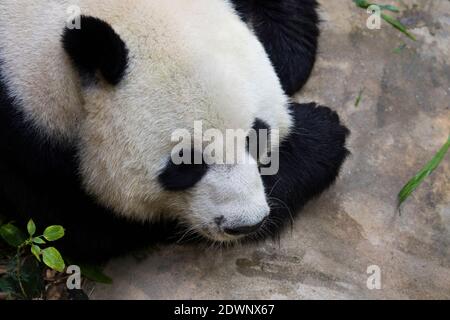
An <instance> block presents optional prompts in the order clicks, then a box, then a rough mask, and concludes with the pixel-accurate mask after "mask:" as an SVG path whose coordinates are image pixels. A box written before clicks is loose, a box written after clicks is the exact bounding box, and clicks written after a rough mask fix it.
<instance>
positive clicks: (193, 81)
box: [0, 0, 348, 260]
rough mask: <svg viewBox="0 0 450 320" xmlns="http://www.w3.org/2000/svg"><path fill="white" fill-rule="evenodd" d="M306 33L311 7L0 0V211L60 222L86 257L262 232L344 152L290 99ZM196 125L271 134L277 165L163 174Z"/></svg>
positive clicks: (321, 184)
mask: <svg viewBox="0 0 450 320" xmlns="http://www.w3.org/2000/svg"><path fill="white" fill-rule="evenodd" d="M73 5H76V6H78V7H79V8H81V14H82V16H81V28H80V29H77V28H75V29H69V28H67V27H66V23H67V20H68V13H67V9H68V8H69V7H70V6H73ZM317 23H318V19H317V14H316V2H315V1H314V0H284V1H277V2H268V1H243V0H235V1H231V2H230V1H226V0H171V1H159V0H129V1H124V0H76V1H75V0H51V1H45V2H43V1H40V0H2V2H1V3H0V148H1V150H2V152H1V154H2V157H1V158H0V204H1V205H0V210H1V213H3V214H9V215H11V214H12V215H13V216H15V217H21V218H24V219H26V218H29V217H33V218H34V219H35V220H36V221H37V222H38V223H40V224H42V225H44V224H50V223H51V224H61V225H63V226H64V227H65V228H66V229H67V236H66V237H65V240H64V241H65V242H64V248H65V250H66V251H67V252H69V253H70V254H71V255H73V256H76V257H78V258H81V259H89V260H92V259H103V258H105V257H110V256H111V255H112V254H113V253H122V252H127V251H128V250H130V249H133V248H136V247H137V246H138V245H142V244H146V243H149V242H150V241H161V240H174V239H179V238H180V236H182V235H183V234H185V233H186V232H188V233H190V232H192V233H194V234H196V235H200V236H202V238H204V239H209V240H212V241H217V242H233V241H237V240H241V241H244V240H246V239H258V238H261V237H263V236H273V235H276V234H277V232H278V231H279V230H280V229H281V228H282V226H284V225H285V222H289V221H290V219H291V217H292V215H294V214H295V213H296V212H297V211H298V210H299V209H300V208H301V207H302V206H303V205H304V204H305V203H306V201H308V200H309V199H310V198H312V197H313V196H315V195H317V194H319V193H320V192H322V191H323V190H324V189H326V188H327V187H328V186H329V185H330V184H331V183H332V182H333V181H334V180H335V178H336V176H337V174H338V172H339V169H340V167H341V164H342V162H343V161H344V159H345V157H346V155H347V153H348V151H347V149H346V148H345V140H346V135H347V133H348V130H347V129H346V128H345V127H343V126H342V125H341V124H340V122H339V118H338V116H337V115H336V113H334V112H332V111H331V110H330V109H328V108H326V107H318V106H316V105H315V104H314V103H312V104H307V105H298V104H295V103H292V102H291V101H290V99H289V98H288V96H289V95H291V94H293V93H294V92H296V91H297V90H298V89H300V88H301V87H302V86H303V84H304V83H305V81H306V80H307V78H308V76H309V74H310V72H311V69H312V67H313V64H314V60H315V54H316V49H317V37H318V29H317ZM196 121H202V123H203V126H204V128H203V129H205V130H206V129H216V130H219V131H221V132H224V131H226V130H227V129H241V130H245V131H250V130H251V129H252V128H253V129H256V130H258V129H267V130H269V131H273V132H275V131H278V132H279V134H280V143H279V145H278V144H277V143H276V141H275V140H274V141H273V143H272V145H271V148H272V150H271V151H273V152H274V151H278V150H279V154H280V157H281V158H280V169H279V171H278V172H277V174H275V175H269V176H261V175H260V173H259V169H260V168H259V164H258V162H257V160H256V159H254V160H252V161H250V162H249V163H246V164H235V165H220V164H216V165H214V164H212V165H211V164H208V165H206V164H200V165H188V164H181V165H175V164H174V163H173V162H172V161H171V154H172V153H173V149H174V146H175V144H176V142H174V141H172V139H171V137H172V134H173V132H174V130H177V129H180V128H184V129H187V130H188V131H190V132H191V131H193V128H194V123H195V122H196ZM195 139H196V137H194V140H195ZM197 151H198V150H197ZM193 152H194V151H193ZM246 152H248V151H246ZM250 159H251V157H250Z"/></svg>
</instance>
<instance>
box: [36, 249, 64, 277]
mask: <svg viewBox="0 0 450 320" xmlns="http://www.w3.org/2000/svg"><path fill="white" fill-rule="evenodd" d="M40 254H42V258H43V259H42V260H43V261H44V263H45V264H46V265H47V266H48V267H49V268H51V269H53V270H56V271H58V272H63V271H64V269H65V268H66V265H65V263H64V260H63V258H62V256H61V254H60V253H59V251H58V250H56V249H55V248H54V247H48V248H45V249H43V250H42V251H40Z"/></svg>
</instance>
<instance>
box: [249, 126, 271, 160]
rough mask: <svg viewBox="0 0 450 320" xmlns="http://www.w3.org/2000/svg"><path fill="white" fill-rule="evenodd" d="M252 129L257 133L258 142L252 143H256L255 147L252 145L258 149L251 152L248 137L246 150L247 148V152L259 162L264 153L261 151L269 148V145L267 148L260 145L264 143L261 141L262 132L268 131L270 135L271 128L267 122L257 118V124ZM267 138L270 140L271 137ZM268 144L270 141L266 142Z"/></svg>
mask: <svg viewBox="0 0 450 320" xmlns="http://www.w3.org/2000/svg"><path fill="white" fill-rule="evenodd" d="M252 129H253V130H254V132H255V133H256V141H252V143H254V145H252V147H256V149H252V150H250V137H247V141H246V142H247V144H246V148H247V152H249V153H250V154H251V156H252V157H253V158H254V159H256V160H257V161H258V160H259V156H260V154H261V151H262V150H261V149H266V148H267V145H265V146H264V145H262V146H261V145H260V144H261V142H262V141H260V140H261V139H260V130H266V133H267V135H270V126H269V125H268V124H267V122H265V121H263V120H261V119H259V118H256V119H255V122H254V123H253V127H252ZM261 133H262V132H261ZM267 138H269V137H267ZM266 143H268V141H266ZM261 147H263V148H261Z"/></svg>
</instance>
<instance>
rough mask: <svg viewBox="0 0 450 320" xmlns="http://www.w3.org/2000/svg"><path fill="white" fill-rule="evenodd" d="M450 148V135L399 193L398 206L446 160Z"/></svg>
mask: <svg viewBox="0 0 450 320" xmlns="http://www.w3.org/2000/svg"><path fill="white" fill-rule="evenodd" d="M449 149H450V135H449V137H448V139H447V142H446V143H445V144H444V146H443V147H442V148H441V149H440V150H439V151H438V152H437V153H436V155H435V156H434V157H433V159H431V161H430V162H428V163H427V164H426V165H425V166H424V167H423V168H422V169H421V170H420V171H419V172H418V173H417V174H416V175H415V176H414V177H413V178H412V179H411V180H409V181H408V183H407V184H406V185H405V186H404V187H403V189H402V190H401V191H400V193H399V194H398V207H399V208H400V206H401V205H402V204H403V203H404V202H405V201H406V199H408V198H409V196H410V195H411V194H412V193H413V192H414V190H416V189H417V188H418V187H419V185H420V184H421V183H422V182H423V181H424V180H425V178H427V177H428V176H429V175H430V174H432V173H433V171H434V170H436V168H437V167H438V166H439V164H440V163H441V162H442V160H444V157H445V155H446V154H447V152H448V150H449Z"/></svg>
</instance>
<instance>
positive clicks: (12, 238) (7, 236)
mask: <svg viewBox="0 0 450 320" xmlns="http://www.w3.org/2000/svg"><path fill="white" fill-rule="evenodd" d="M0 236H1V237H2V238H3V240H5V241H6V243H7V244H9V245H10V246H12V247H14V248H17V247H19V246H20V245H21V244H22V243H24V242H25V241H26V237H25V235H24V234H23V233H22V231H20V230H19V228H17V227H16V226H15V225H13V224H12V223H8V224H4V225H2V226H1V227H0Z"/></svg>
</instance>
